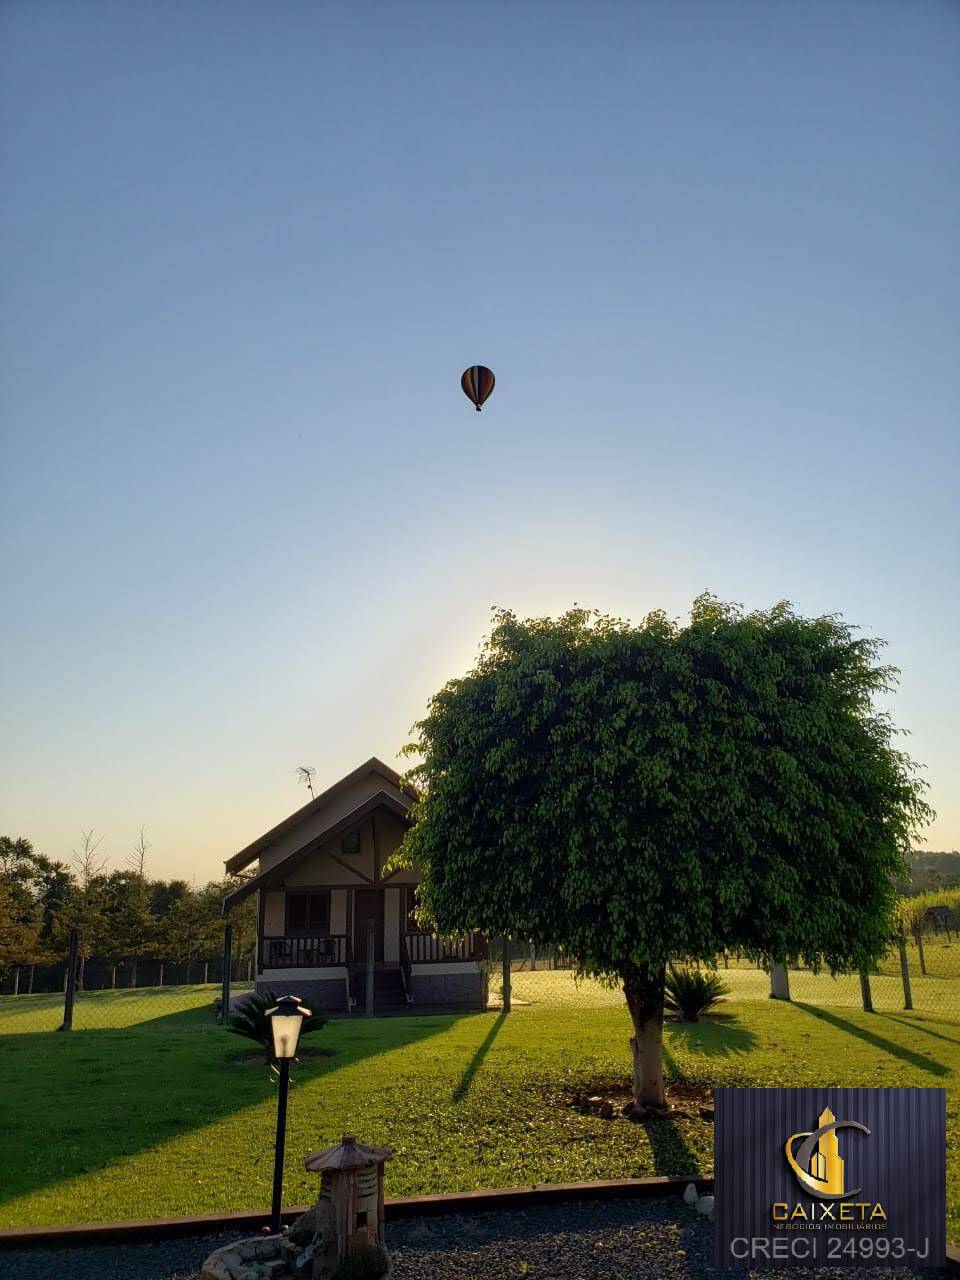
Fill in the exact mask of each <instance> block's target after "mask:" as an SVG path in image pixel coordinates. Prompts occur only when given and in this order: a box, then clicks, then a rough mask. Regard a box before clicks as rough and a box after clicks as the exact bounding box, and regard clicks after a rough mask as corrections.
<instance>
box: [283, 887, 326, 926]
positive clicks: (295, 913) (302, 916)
mask: <svg viewBox="0 0 960 1280" xmlns="http://www.w3.org/2000/svg"><path fill="white" fill-rule="evenodd" d="M286 932H287V933H288V934H292V933H313V934H326V933H329V932H330V890H329V889H324V890H323V892H321V893H288V894H287V928H286Z"/></svg>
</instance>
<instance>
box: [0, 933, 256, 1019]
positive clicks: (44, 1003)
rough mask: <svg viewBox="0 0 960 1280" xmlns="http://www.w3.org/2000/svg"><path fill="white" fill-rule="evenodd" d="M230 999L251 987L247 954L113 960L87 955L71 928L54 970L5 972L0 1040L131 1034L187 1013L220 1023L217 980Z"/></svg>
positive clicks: (224, 951) (229, 950)
mask: <svg viewBox="0 0 960 1280" xmlns="http://www.w3.org/2000/svg"><path fill="white" fill-rule="evenodd" d="M225 975H226V976H227V977H228V985H229V989H230V991H232V992H233V993H234V994H236V993H239V992H242V991H247V990H251V989H252V986H253V952H252V948H249V947H246V948H237V947H234V946H233V944H232V938H231V934H230V932H229V930H228V929H225V930H224V943H223V945H222V946H221V947H220V948H219V949H218V951H217V952H215V953H213V954H210V955H200V956H195V957H194V956H191V957H187V958H185V959H182V960H174V959H170V958H165V957H163V956H140V957H137V958H136V959H135V960H126V961H119V960H113V959H111V958H109V957H103V956H98V955H96V954H95V953H88V951H87V949H86V948H85V946H84V941H83V936H82V933H81V932H80V931H79V930H74V931H73V932H72V934H71V937H70V950H69V952H68V953H67V955H66V956H65V957H64V959H63V960H62V961H58V962H57V963H55V964H45V965H44V964H35V965H11V966H8V968H7V971H6V973H5V974H4V975H3V982H2V984H0V1036H6V1035H18V1034H29V1033H34V1032H45V1031H71V1030H72V1031H103V1030H111V1029H121V1028H127V1029H134V1028H136V1027H138V1026H142V1025H146V1024H150V1023H155V1022H157V1020H159V1019H161V1018H170V1017H174V1016H177V1015H181V1014H187V1013H190V1012H191V1011H199V1010H206V1011H207V1012H208V1014H209V1016H210V1018H211V1019H214V1018H216V1017H219V1013H220V1006H221V999H222V994H223V991H224V977H225Z"/></svg>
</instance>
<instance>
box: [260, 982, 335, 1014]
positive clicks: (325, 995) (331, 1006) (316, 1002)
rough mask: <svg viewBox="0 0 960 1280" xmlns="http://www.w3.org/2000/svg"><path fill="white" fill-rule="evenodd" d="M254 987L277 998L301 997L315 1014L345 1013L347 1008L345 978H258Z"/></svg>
mask: <svg viewBox="0 0 960 1280" xmlns="http://www.w3.org/2000/svg"><path fill="white" fill-rule="evenodd" d="M254 987H255V989H256V990H257V991H258V992H264V991H272V992H273V993H274V995H276V996H299V997H300V999H301V1000H302V1001H303V1003H304V1004H305V1005H306V1006H307V1008H308V1009H310V1010H312V1011H313V1012H314V1013H317V1012H319V1011H321V1010H324V1009H328V1010H333V1011H334V1012H336V1013H343V1012H344V1011H345V1010H346V1007H347V984H346V982H345V981H344V980H343V978H336V979H333V980H331V979H329V978H327V979H324V978H293V979H278V978H257V980H256V982H255V984H254Z"/></svg>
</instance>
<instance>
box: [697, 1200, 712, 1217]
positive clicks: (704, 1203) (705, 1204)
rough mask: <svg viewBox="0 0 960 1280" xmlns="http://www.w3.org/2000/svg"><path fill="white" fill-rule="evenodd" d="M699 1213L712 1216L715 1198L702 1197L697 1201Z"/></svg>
mask: <svg viewBox="0 0 960 1280" xmlns="http://www.w3.org/2000/svg"><path fill="white" fill-rule="evenodd" d="M697 1213H702V1214H704V1215H710V1214H712V1213H713V1196H701V1197H700V1199H699V1200H698V1201H697Z"/></svg>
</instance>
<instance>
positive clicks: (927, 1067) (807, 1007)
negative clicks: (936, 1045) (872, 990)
mask: <svg viewBox="0 0 960 1280" xmlns="http://www.w3.org/2000/svg"><path fill="white" fill-rule="evenodd" d="M793 1006H794V1008H795V1009H802V1010H803V1012H804V1013H808V1014H810V1016H811V1017H812V1018H817V1019H819V1020H820V1021H821V1022H826V1023H828V1024H829V1025H830V1026H831V1027H836V1028H837V1030H838V1031H844V1032H846V1034H847V1035H850V1036H855V1037H856V1038H857V1039H858V1040H864V1041H865V1042H866V1043H867V1044H870V1045H873V1047H874V1048H875V1049H880V1050H881V1051H882V1052H883V1053H888V1054H890V1056H891V1057H894V1058H899V1059H900V1060H901V1061H902V1062H907V1063H909V1064H910V1066H911V1067H916V1068H918V1070H920V1071H928V1072H929V1073H930V1074H931V1075H934V1076H949V1075H952V1074H953V1073H952V1071H951V1069H950V1068H949V1067H946V1066H944V1064H943V1063H942V1062H938V1061H937V1059H936V1058H931V1057H929V1056H928V1055H927V1054H925V1053H920V1052H918V1051H917V1050H916V1049H908V1048H906V1046H905V1045H902V1044H898V1043H897V1042H896V1041H895V1040H888V1039H887V1038H886V1037H885V1036H879V1035H877V1033H876V1032H875V1031H869V1030H868V1029H867V1028H866V1027H860V1026H858V1025H857V1024H856V1023H855V1022H849V1021H848V1020H847V1019H846V1018H841V1017H840V1016H839V1015H838V1014H836V1013H832V1012H828V1011H827V1010H826V1009H821V1008H818V1007H817V1006H815V1005H812V1004H803V1003H802V1002H800V1001H799V1000H795V1001H793Z"/></svg>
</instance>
